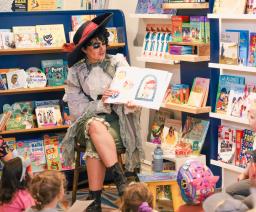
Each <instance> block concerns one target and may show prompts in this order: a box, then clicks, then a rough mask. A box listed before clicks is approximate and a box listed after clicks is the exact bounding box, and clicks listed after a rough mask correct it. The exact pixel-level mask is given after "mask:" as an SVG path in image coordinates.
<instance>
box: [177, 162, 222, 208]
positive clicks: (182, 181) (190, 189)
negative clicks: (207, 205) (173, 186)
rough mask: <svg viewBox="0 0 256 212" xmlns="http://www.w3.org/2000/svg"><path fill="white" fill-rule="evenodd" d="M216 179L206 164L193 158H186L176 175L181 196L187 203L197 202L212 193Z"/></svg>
mask: <svg viewBox="0 0 256 212" xmlns="http://www.w3.org/2000/svg"><path fill="white" fill-rule="evenodd" d="M218 179H219V177H218V176H213V174H212V172H211V170H210V169H209V168H208V167H207V166H206V165H204V164H202V163H201V162H199V161H195V160H187V161H186V162H185V163H184V164H183V166H182V167H181V168H180V170H179V172H178V175H177V181H178V184H179V186H180V191H181V196H182V198H183V200H184V201H185V202H186V203H188V204H199V203H201V202H202V201H203V200H205V199H206V198H207V197H208V196H210V195H211V194H212V193H214V190H215V185H216V183H217V181H218Z"/></svg>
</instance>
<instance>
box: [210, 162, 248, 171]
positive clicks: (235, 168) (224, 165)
mask: <svg viewBox="0 0 256 212" xmlns="http://www.w3.org/2000/svg"><path fill="white" fill-rule="evenodd" d="M211 164H212V165H215V166H219V167H221V168H223V169H228V170H231V171H234V172H238V173H242V172H243V171H244V168H241V167H239V166H235V165H233V164H228V163H224V162H221V161H218V160H211Z"/></svg>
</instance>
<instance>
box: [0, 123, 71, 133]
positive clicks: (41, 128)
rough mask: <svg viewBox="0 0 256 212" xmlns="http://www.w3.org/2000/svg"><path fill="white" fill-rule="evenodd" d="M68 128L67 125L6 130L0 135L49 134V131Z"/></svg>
mask: <svg viewBox="0 0 256 212" xmlns="http://www.w3.org/2000/svg"><path fill="white" fill-rule="evenodd" d="M68 128H69V126H67V125H61V126H54V127H40V128H31V129H23V130H8V131H0V135H13V134H23V133H37V132H49V131H56V130H66V129H68Z"/></svg>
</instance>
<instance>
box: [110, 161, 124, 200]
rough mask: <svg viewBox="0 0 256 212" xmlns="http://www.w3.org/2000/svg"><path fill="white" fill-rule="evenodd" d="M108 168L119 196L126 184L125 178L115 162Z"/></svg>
mask: <svg viewBox="0 0 256 212" xmlns="http://www.w3.org/2000/svg"><path fill="white" fill-rule="evenodd" d="M108 170H109V171H110V172H111V175H112V176H113V178H114V182H115V184H116V187H117V190H118V194H119V196H122V195H123V193H124V189H125V188H126V186H127V179H126V177H125V175H124V172H123V170H122V168H121V166H120V164H119V163H118V162H117V163H115V164H114V165H113V166H111V167H109V168H108Z"/></svg>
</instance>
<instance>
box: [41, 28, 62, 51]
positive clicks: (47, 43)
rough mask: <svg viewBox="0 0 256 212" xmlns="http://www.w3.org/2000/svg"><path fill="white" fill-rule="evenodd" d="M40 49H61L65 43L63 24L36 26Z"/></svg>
mask: <svg viewBox="0 0 256 212" xmlns="http://www.w3.org/2000/svg"><path fill="white" fill-rule="evenodd" d="M36 32H37V33H38V40H39V45H40V47H62V46H63V44H64V43H66V37H65V32H64V26H63V24H51V25H36Z"/></svg>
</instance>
